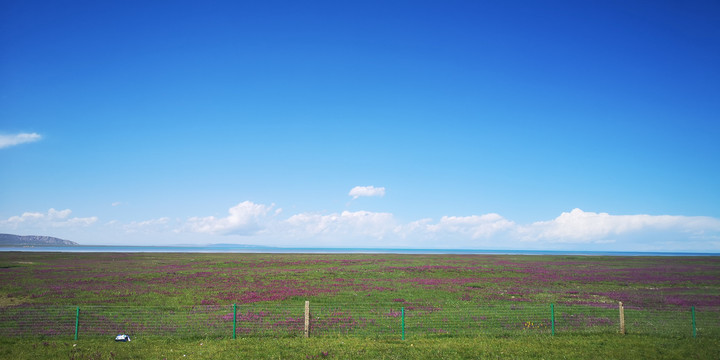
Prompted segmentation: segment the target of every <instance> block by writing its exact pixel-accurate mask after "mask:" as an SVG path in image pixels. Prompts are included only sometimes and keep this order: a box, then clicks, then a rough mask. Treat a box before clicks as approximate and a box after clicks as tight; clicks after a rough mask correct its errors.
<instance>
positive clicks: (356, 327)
mask: <svg viewBox="0 0 720 360" xmlns="http://www.w3.org/2000/svg"><path fill="white" fill-rule="evenodd" d="M309 309H310V311H309V329H308V330H309V335H310V336H361V337H382V338H398V339H399V338H401V337H405V336H406V337H409V338H418V337H443V336H477V335H496V334H510V335H526V334H551V333H556V334H562V333H618V332H619V331H620V316H619V309H618V308H617V306H615V307H612V306H611V305H608V307H593V306H587V305H563V304H554V305H551V304H538V303H521V304H518V303H509V304H507V303H506V304H503V303H499V304H497V303H496V304H484V305H483V304H477V303H469V302H463V303H455V304H442V305H430V304H428V305H422V304H416V303H413V304H410V303H390V304H377V303H376V304H363V303H340V304H324V303H311V304H310V307H309ZM624 313H625V329H626V333H630V334H632V333H635V334H662V335H671V336H704V337H705V336H707V337H710V336H715V337H716V336H720V312H718V311H717V310H715V311H711V310H698V311H696V312H695V322H693V316H692V312H691V310H690V309H687V310H682V311H669V310H664V311H656V310H639V309H634V308H632V307H626V308H625V311H624ZM76 323H77V327H76ZM76 331H77V334H78V336H79V337H88V336H90V337H96V336H114V335H117V334H128V335H131V336H159V337H225V338H227V337H231V336H236V337H252V336H272V337H299V336H304V331H305V308H304V302H302V303H296V304H287V303H285V304H271V303H253V304H242V305H237V306H233V305H201V306H185V307H138V306H132V307H124V306H80V307H79V311H78V308H77V307H74V306H30V305H20V306H7V307H2V308H0V337H9V336H64V337H71V338H72V337H73V336H75V333H76Z"/></svg>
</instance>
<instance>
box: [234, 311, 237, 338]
mask: <svg viewBox="0 0 720 360" xmlns="http://www.w3.org/2000/svg"><path fill="white" fill-rule="evenodd" d="M236 330H237V304H233V339H235V338H236V334H237V333H236Z"/></svg>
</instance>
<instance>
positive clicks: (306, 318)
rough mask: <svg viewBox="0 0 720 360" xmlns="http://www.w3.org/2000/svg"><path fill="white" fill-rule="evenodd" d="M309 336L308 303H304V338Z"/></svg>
mask: <svg viewBox="0 0 720 360" xmlns="http://www.w3.org/2000/svg"><path fill="white" fill-rule="evenodd" d="M309 336H310V301H305V337H309Z"/></svg>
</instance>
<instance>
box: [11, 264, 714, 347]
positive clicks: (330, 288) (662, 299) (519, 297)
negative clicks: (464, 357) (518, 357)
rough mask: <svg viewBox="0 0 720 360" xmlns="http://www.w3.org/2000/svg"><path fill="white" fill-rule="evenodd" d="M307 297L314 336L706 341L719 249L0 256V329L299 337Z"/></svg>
mask: <svg viewBox="0 0 720 360" xmlns="http://www.w3.org/2000/svg"><path fill="white" fill-rule="evenodd" d="M305 301H310V304H311V305H310V313H311V317H312V330H311V331H312V334H313V335H314V336H315V335H336V334H359V335H363V336H381V337H400V336H405V332H407V334H408V336H414V337H418V336H425V337H427V336H429V337H444V336H456V335H465V334H466V335H476V334H479V333H488V334H498V333H505V332H508V333H517V334H522V333H528V334H538V333H540V334H550V333H553V332H555V331H557V332H607V333H613V332H617V331H618V326H619V324H618V323H619V317H618V302H622V303H623V304H624V312H625V318H626V319H625V321H626V326H627V329H628V330H627V331H628V332H630V333H632V332H635V333H652V332H658V333H667V334H675V333H677V334H685V335H690V334H692V332H693V331H698V332H699V334H701V335H710V334H718V333H720V257H609V256H597V257H596V256H538V255H533V256H523V255H395V254H197V253H194V254H188V253H131V254H127V253H16V252H2V253H0V335H4V336H8V335H13V334H15V335H23V334H27V335H29V334H35V335H47V336H52V335H64V336H67V335H70V336H72V334H73V332H74V331H76V326H75V321H76V317H79V318H80V319H81V320H80V325H79V328H80V330H79V331H80V333H81V334H83V335H105V334H113V333H120V332H126V333H132V334H146V335H153V336H166V335H170V336H211V337H213V336H214V337H228V336H231V334H233V335H236V336H251V335H263V334H265V335H272V336H302V334H303V328H304V311H303V310H304V309H303V307H304V302H305ZM233 304H235V305H236V307H233ZM551 306H552V308H551ZM691 307H694V309H695V311H696V315H697V319H696V321H697V324H695V323H693V327H692V328H691V325H690V323H691V321H692V320H691V312H690V311H691Z"/></svg>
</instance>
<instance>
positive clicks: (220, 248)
mask: <svg viewBox="0 0 720 360" xmlns="http://www.w3.org/2000/svg"><path fill="white" fill-rule="evenodd" d="M0 251H5V252H7V251H24V252H76V253H88V252H118V253H274V254H487V255H492V254H495V255H586V256H592V255H594V256H720V254H719V253H689V252H633V251H556V250H482V249H480V250H479V249H390V248H310V247H298V248H289V247H288V248H285V247H282V248H281V247H264V246H247V245H210V246H7V247H0Z"/></svg>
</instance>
